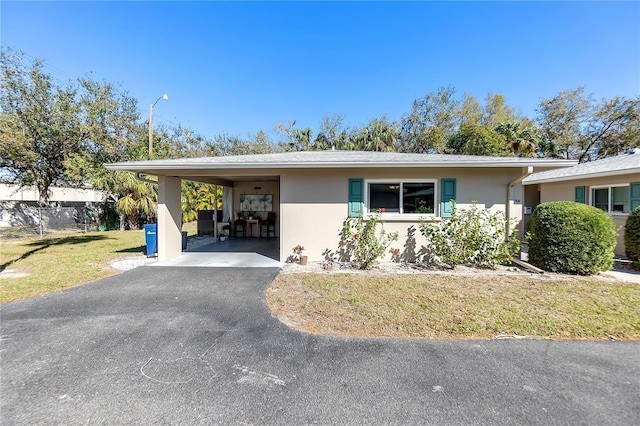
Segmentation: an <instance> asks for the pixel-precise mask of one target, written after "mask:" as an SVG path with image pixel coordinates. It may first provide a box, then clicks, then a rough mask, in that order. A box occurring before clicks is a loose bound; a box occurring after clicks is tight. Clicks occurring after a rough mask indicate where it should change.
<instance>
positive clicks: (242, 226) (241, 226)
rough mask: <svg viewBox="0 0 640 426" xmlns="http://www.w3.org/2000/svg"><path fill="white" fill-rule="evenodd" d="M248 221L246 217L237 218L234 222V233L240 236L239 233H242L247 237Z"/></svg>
mask: <svg viewBox="0 0 640 426" xmlns="http://www.w3.org/2000/svg"><path fill="white" fill-rule="evenodd" d="M246 232H247V221H246V220H244V219H237V220H236V221H234V222H233V235H234V236H235V237H238V234H242V236H243V237H246V236H247V234H246Z"/></svg>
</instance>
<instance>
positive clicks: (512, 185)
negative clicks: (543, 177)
mask: <svg viewBox="0 0 640 426" xmlns="http://www.w3.org/2000/svg"><path fill="white" fill-rule="evenodd" d="M532 173H533V166H529V167H527V171H526V173H524V174H523V175H521V176H520V177H518V178H517V179H516V180H514V181H513V182H511V183H509V185H507V208H506V209H505V212H506V217H507V223H506V230H507V233H506V235H505V236H506V237H508V236H509V235H511V189H512V188H513V187H514V186H516V185H517V184H519V183H520V182H522V181H523V180H524V179H526V178H527V177H528V176H530V175H531V174H532ZM523 198H524V194H523ZM521 202H524V200H521Z"/></svg>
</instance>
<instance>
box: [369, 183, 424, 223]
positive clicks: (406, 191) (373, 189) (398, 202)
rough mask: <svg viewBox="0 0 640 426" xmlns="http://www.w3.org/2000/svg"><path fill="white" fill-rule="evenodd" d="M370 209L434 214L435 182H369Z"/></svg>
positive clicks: (386, 211) (374, 210) (372, 210)
mask: <svg viewBox="0 0 640 426" xmlns="http://www.w3.org/2000/svg"><path fill="white" fill-rule="evenodd" d="M367 196H368V206H367V207H368V211H369V212H370V213H373V212H376V211H382V212H383V213H396V214H423V215H424V214H433V213H434V211H435V182H402V181H385V182H368V184H367Z"/></svg>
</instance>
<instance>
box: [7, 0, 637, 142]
mask: <svg viewBox="0 0 640 426" xmlns="http://www.w3.org/2000/svg"><path fill="white" fill-rule="evenodd" d="M0 7H1V9H0V12H1V24H2V25H1V34H0V35H1V37H2V46H3V47H5V46H10V47H13V48H16V49H19V50H23V51H24V52H26V53H27V54H28V55H29V57H36V58H41V59H45V60H46V65H47V66H46V68H45V70H46V71H47V72H48V73H50V74H51V75H52V76H54V77H56V78H58V79H61V80H66V79H69V78H75V77H78V76H82V75H84V74H86V73H89V72H90V73H91V74H92V76H93V78H95V79H98V80H107V81H110V82H115V83H121V84H122V87H123V88H125V89H126V90H128V91H129V92H130V93H131V94H132V95H133V96H134V97H136V98H137V99H138V100H139V102H140V113H141V117H142V118H143V119H146V118H148V110H149V104H150V103H152V102H154V101H155V100H156V99H157V98H158V97H159V96H161V95H162V94H163V93H165V92H166V93H168V94H169V100H168V101H160V102H161V103H159V104H158V105H157V106H156V108H155V111H154V123H157V122H163V123H164V124H167V125H177V124H179V123H181V124H182V125H183V126H185V127H187V128H190V129H192V130H194V131H196V132H198V133H201V134H203V135H204V136H206V137H213V136H214V135H217V134H221V133H226V134H228V135H238V136H246V135H248V134H254V133H256V132H257V131H258V130H263V131H265V132H267V133H268V134H270V135H272V136H274V135H275V133H274V131H273V129H274V126H275V124H276V123H283V122H286V121H288V120H296V121H297V126H298V127H307V126H309V127H312V128H313V129H315V130H317V129H318V127H319V123H320V121H321V119H322V116H325V115H328V116H332V115H335V114H341V115H344V116H345V117H346V119H345V121H346V124H348V125H351V126H360V125H364V124H366V122H367V121H368V120H369V119H371V118H374V117H379V116H381V115H383V114H386V115H387V117H388V118H389V119H391V120H400V119H401V118H402V115H403V114H405V113H408V112H409V111H410V110H411V105H412V102H413V100H414V99H416V98H419V97H422V96H424V95H425V94H426V93H429V92H433V91H436V90H437V89H438V88H439V87H442V86H453V87H455V88H456V90H457V92H458V93H459V94H460V95H462V93H465V92H467V93H470V94H472V95H474V96H476V97H477V98H478V99H483V98H484V97H485V96H486V95H487V93H489V92H491V93H503V94H504V95H505V96H506V98H507V102H508V103H509V104H510V105H511V106H513V107H516V108H518V109H520V111H521V112H522V113H524V114H526V115H529V116H533V115H534V113H535V108H536V106H537V104H538V103H539V102H540V100H541V99H543V98H549V97H552V96H554V95H556V94H557V93H558V92H559V91H560V90H563V89H573V88H576V87H578V86H585V87H586V91H587V92H588V93H591V94H593V96H594V97H595V98H597V99H600V98H611V97H613V96H617V95H621V96H626V97H636V96H639V95H640V2H622V3H614V2H567V3H560V2H532V3H527V2H489V3H485V2H406V3H404V2H403V3H400V2H317V3H315V2H275V3H272V2H258V3H253V2H11V1H2V3H1V4H0Z"/></svg>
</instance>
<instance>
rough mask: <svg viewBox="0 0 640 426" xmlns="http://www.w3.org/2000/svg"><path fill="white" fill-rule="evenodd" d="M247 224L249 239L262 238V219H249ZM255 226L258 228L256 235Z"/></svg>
mask: <svg viewBox="0 0 640 426" xmlns="http://www.w3.org/2000/svg"><path fill="white" fill-rule="evenodd" d="M246 223H247V229H248V234H249V235H247V237H254V236H255V237H256V238H259V237H260V219H249V220H247V221H246ZM253 225H255V226H256V233H255V235H254V233H253Z"/></svg>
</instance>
